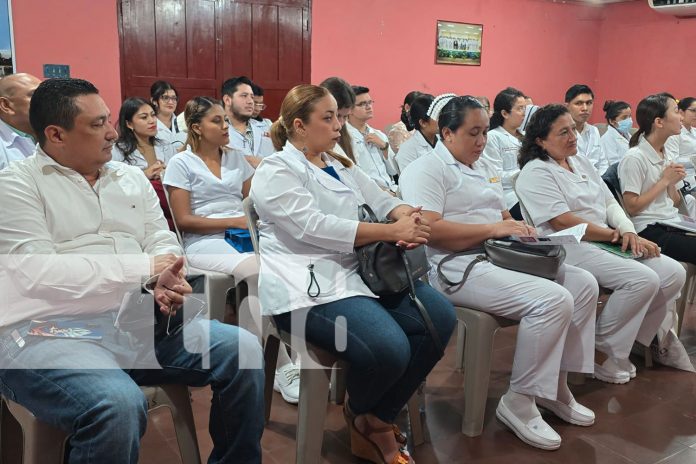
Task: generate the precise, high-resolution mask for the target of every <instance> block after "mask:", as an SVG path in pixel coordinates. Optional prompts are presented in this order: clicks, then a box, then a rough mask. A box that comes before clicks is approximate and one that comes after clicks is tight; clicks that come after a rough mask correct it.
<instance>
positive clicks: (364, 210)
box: [359, 203, 379, 223]
mask: <svg viewBox="0 0 696 464" xmlns="http://www.w3.org/2000/svg"><path fill="white" fill-rule="evenodd" d="M359 214H360V216H361V218H362V217H367V218H369V219H370V222H373V223H377V222H379V219H378V218H377V215H376V214H375V212H374V211H373V210H372V208H370V205H368V204H367V203H364V204H362V205H360V207H359Z"/></svg>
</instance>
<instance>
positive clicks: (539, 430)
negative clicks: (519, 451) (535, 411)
mask: <svg viewBox="0 0 696 464" xmlns="http://www.w3.org/2000/svg"><path fill="white" fill-rule="evenodd" d="M495 415H496V417H497V418H498V419H500V421H501V422H502V423H503V424H505V425H506V426H507V427H508V428H509V429H510V430H512V431H513V433H514V434H515V435H517V438H519V439H520V440H522V441H523V442H525V443H526V444H528V445H531V446H534V447H535V448H540V449H543V450H547V451H553V450H557V449H558V448H560V447H561V436H560V435H558V434H557V433H556V431H555V430H554V429H552V428H551V426H550V425H549V424H547V423H546V422H545V421H544V419H543V418H542V417H541V416H536V417H534V418H533V419H532V420H530V421H529V422H527V423H526V424H525V423H523V422H522V420H520V419H519V418H518V417H517V416H515V414H514V413H513V412H512V411H511V410H510V409H509V408H508V407H507V406H506V405H505V402H504V401H503V398H501V399H500V402H499V403H498V408H497V409H496V410H495Z"/></svg>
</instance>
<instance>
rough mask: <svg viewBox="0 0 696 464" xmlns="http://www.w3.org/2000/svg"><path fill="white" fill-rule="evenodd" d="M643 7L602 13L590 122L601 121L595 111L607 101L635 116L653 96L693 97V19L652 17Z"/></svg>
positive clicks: (638, 4)
mask: <svg viewBox="0 0 696 464" xmlns="http://www.w3.org/2000/svg"><path fill="white" fill-rule="evenodd" d="M646 3H647V2H645V1H638V2H632V3H621V4H616V5H612V6H610V7H609V8H606V10H605V11H604V20H603V21H602V25H601V28H600V33H599V43H600V47H599V53H598V64H599V66H598V73H597V85H596V86H595V89H594V90H595V93H596V97H597V102H598V103H599V105H596V106H595V114H594V115H593V116H594V118H593V119H596V118H597V117H599V118H600V119H601V118H603V112H602V111H599V110H601V108H602V106H601V105H603V104H604V101H605V100H606V99H613V100H616V99H621V100H624V101H626V102H628V103H629V104H631V105H632V106H633V108H634V111H635V107H636V105H637V104H638V102H639V101H640V100H641V99H642V98H643V97H645V96H647V95H650V94H652V93H657V92H663V91H668V92H670V93H672V94H674V95H675V96H676V97H677V98H683V97H686V96H696V75H695V74H694V73H695V72H696V65H694V58H693V56H694V43H696V18H689V19H679V18H676V17H674V16H667V15H663V14H659V13H655V12H654V11H652V10H651V9H650V8H649V7H648V5H647V4H646ZM634 119H635V118H634ZM597 120H598V119H597Z"/></svg>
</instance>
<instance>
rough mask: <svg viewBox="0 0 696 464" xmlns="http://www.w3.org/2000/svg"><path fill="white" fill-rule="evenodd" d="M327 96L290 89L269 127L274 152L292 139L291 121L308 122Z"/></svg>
mask: <svg viewBox="0 0 696 464" xmlns="http://www.w3.org/2000/svg"><path fill="white" fill-rule="evenodd" d="M329 95H331V93H329V91H328V90H326V89H325V88H324V87H319V86H318V85H310V84H301V85H298V86H295V87H293V88H292V89H290V91H289V92H288V94H287V95H286V96H285V98H284V99H283V103H282V104H281V105H280V117H279V118H278V120H277V121H276V122H274V123H273V125H272V126H271V140H272V141H273V146H274V147H275V149H276V150H278V151H280V150H282V149H283V146H285V143H286V142H287V141H288V139H292V138H294V136H295V127H294V126H293V121H294V120H295V119H299V120H300V121H302V122H304V123H307V122H309V117H310V116H311V114H312V112H313V111H314V106H315V105H316V104H317V102H318V101H319V100H321V99H322V98H324V97H326V96H329ZM187 122H188V121H187ZM326 154H327V155H329V156H331V157H332V158H334V159H335V160H337V161H338V162H339V163H341V164H342V165H343V166H345V167H347V168H349V167H351V166H352V165H353V163H352V162H351V161H350V160H349V159H348V158H346V157H344V156H341V155H339V154H338V153H334V152H332V151H327V152H326Z"/></svg>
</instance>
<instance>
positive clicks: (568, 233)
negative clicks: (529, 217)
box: [510, 224, 587, 245]
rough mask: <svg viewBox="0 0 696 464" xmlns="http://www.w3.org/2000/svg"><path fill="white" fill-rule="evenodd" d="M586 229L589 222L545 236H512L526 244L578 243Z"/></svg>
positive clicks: (513, 238)
mask: <svg viewBox="0 0 696 464" xmlns="http://www.w3.org/2000/svg"><path fill="white" fill-rule="evenodd" d="M585 230H587V224H578V225H577V226H574V227H569V228H567V229H563V230H559V231H558V232H554V233H553V234H549V235H545V236H543V237H532V236H520V235H513V236H512V237H510V238H511V239H512V240H515V241H517V242H520V243H524V244H525V245H577V244H578V243H580V240H582V237H583V236H584V235H585Z"/></svg>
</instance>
